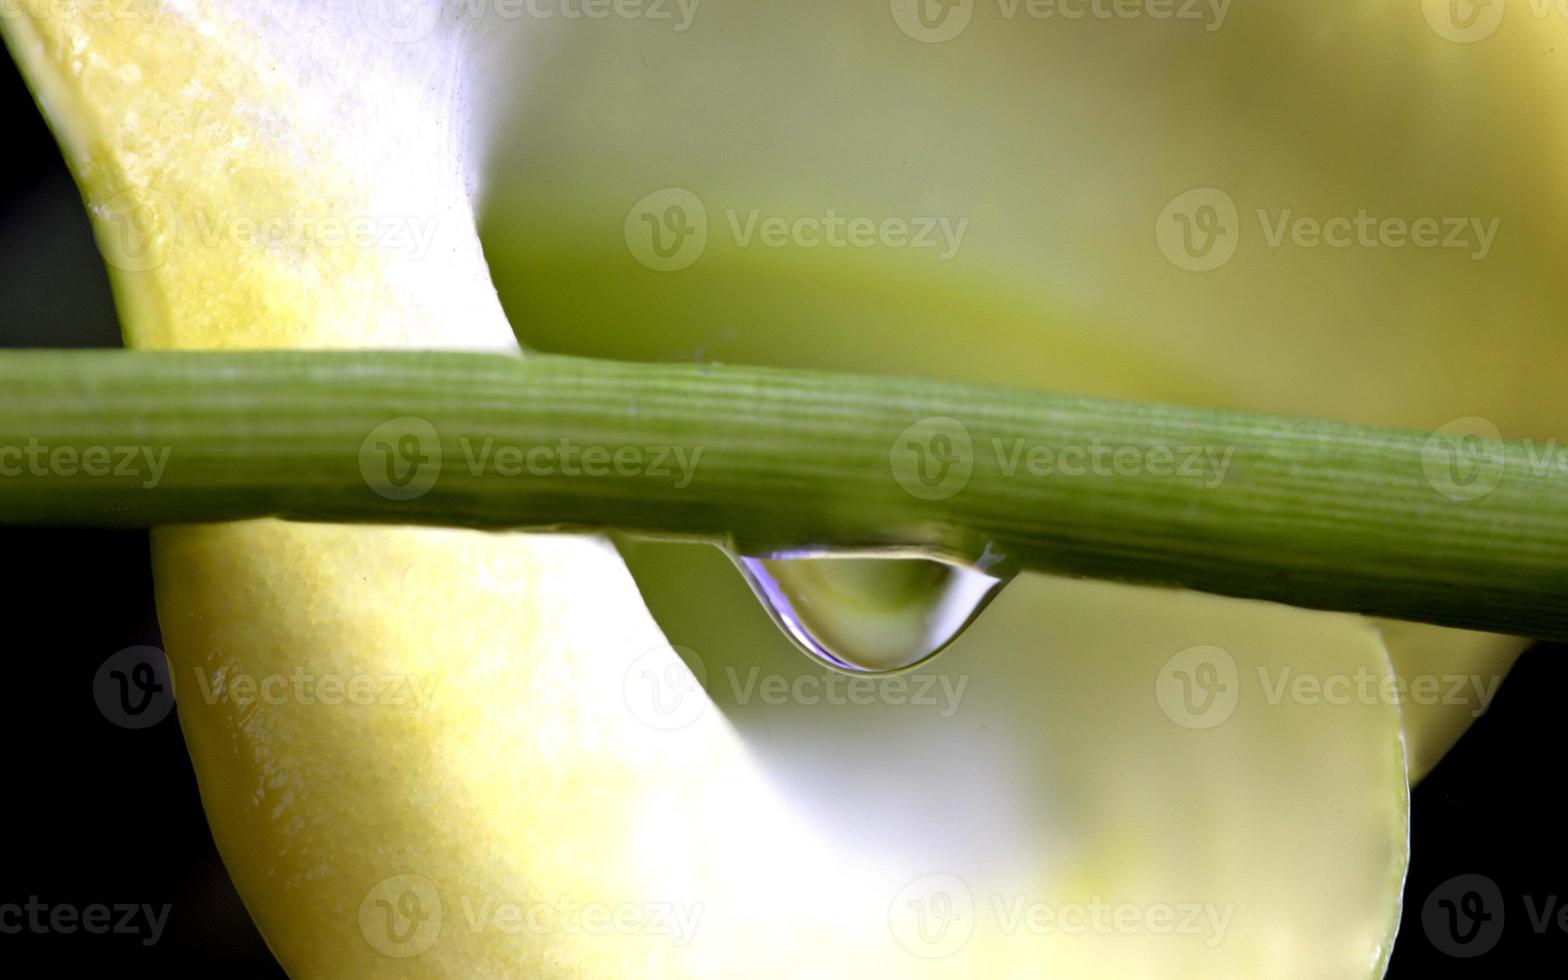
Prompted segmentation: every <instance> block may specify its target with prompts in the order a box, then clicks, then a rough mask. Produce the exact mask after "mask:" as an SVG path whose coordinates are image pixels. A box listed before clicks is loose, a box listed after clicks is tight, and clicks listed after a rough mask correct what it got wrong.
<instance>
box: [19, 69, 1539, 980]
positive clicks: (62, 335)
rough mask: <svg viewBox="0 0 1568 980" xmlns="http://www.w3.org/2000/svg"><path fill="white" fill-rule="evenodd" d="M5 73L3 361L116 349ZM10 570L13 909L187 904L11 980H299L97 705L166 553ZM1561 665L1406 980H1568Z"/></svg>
mask: <svg viewBox="0 0 1568 980" xmlns="http://www.w3.org/2000/svg"><path fill="white" fill-rule="evenodd" d="M0 61H3V64H0V72H3V74H0V139H3V140H4V147H5V149H4V155H5V158H6V171H7V173H8V176H7V177H6V179H5V181H4V184H3V186H0V309H3V310H4V312H3V313H0V347H21V346H56V347H65V346H86V347H102V346H118V345H119V336H118V331H117V327H116V324H115V319H114V311H113V307H112V304H111V301H110V298H109V292H108V286H107V283H106V282H105V281H104V280H103V277H101V276H97V275H94V276H92V277H89V276H88V275H86V274H84V271H83V270H87V269H97V268H99V267H100V263H99V260H98V256H97V254H96V252H95V251H94V246H93V241H92V236H91V234H90V232H89V230H88V224H87V219H86V216H85V213H84V212H83V210H82V207H81V203H80V200H79V199H78V198H77V196H76V192H75V190H74V189H73V187H72V184H71V182H70V178H69V176H68V175H67V174H66V171H65V168H64V166H63V164H62V163H61V160H60V157H59V154H58V152H57V150H56V149H55V146H54V142H53V140H52V139H51V138H50V136H49V133H48V131H47V130H46V129H45V127H44V125H43V122H42V120H41V119H40V118H39V116H38V114H37V111H36V109H35V108H34V106H33V103H32V100H31V98H30V97H29V96H28V94H27V92H26V90H25V88H24V87H23V86H22V83H21V80H20V78H19V77H18V76H17V73H16V70H15V68H14V67H13V65H12V64H11V62H10V59H9V58H4V59H0ZM1565 367H1568V366H1565ZM1478 408H1484V406H1478ZM0 560H3V562H4V566H5V571H6V578H7V584H6V586H5V588H4V595H5V597H6V598H5V601H4V603H3V605H0V609H3V632H0V636H3V637H4V639H5V642H6V643H7V646H8V648H7V649H6V650H5V651H4V653H3V659H0V663H3V664H4V665H5V669H4V671H3V673H0V693H3V694H4V695H5V696H4V700H3V701H0V705H3V706H4V709H3V710H0V752H3V753H4V763H3V768H0V772H3V777H0V778H3V780H4V781H3V783H0V786H3V787H4V790H3V792H0V801H3V802H0V841H3V847H4V852H3V856H0V904H4V903H8V902H17V903H22V902H26V901H27V900H28V898H29V897H31V896H37V898H38V899H39V900H41V901H43V902H46V903H49V904H51V905H54V904H71V905H76V906H86V905H89V904H93V903H103V904H108V905H114V904H117V903H138V904H141V903H146V904H149V905H152V906H162V905H164V904H165V903H167V904H168V905H170V906H171V910H170V913H169V916H168V920H167V923H166V926H165V928H164V931H163V933H162V935H161V937H160V939H159V941H158V942H156V943H154V944H152V945H145V944H144V941H145V939H146V936H145V935H136V936H123V935H113V934H109V935H86V934H83V933H81V932H77V933H75V934H70V935H62V934H58V933H52V932H51V933H47V934H38V933H35V932H32V931H29V930H24V931H23V932H21V933H20V934H15V935H5V934H0V973H7V974H11V975H21V970H20V969H19V967H20V966H21V965H22V964H23V963H25V962H27V961H28V960H29V959H33V958H36V957H42V959H41V960H36V959H35V960H34V961H35V962H40V963H45V964H48V965H49V966H50V967H51V968H54V969H60V968H64V969H66V970H67V971H75V970H78V969H81V970H93V971H95V972H96V971H97V970H100V969H112V970H115V971H116V972H124V973H126V974H129V975H140V974H143V973H148V974H151V973H153V972H159V973H165V974H167V973H168V972H170V971H174V972H175V973H177V974H183V973H186V972H199V973H201V974H209V973H210V974H213V975H222V976H227V977H249V976H257V977H262V976H266V977H272V976H279V975H281V971H280V970H279V969H278V967H277V966H276V964H275V963H274V962H273V961H272V958H271V956H270V955H269V953H268V952H267V949H266V947H265V945H264V944H263V943H262V941H261V939H260V937H259V936H258V935H257V934H256V931H255V928H254V927H253V926H252V925H251V924H250V920H249V918H248V917H247V916H246V914H245V910H244V907H243V906H242V905H241V903H240V900H239V898H238V896H237V895H236V894H235V892H234V889H233V887H232V886H231V885H230V883H229V880H228V877H227V875H226V874H225V872H224V869H223V865H222V863H221V861H220V860H219V858H218V855H217V852H216V850H215V849H214V847H213V843H212V838H211V837H210V835H209V833H208V831H207V826H206V822H205V820H204V818H203V816H202V811H201V803H200V800H199V798H198V796H197V792H196V783H195V779H194V776H193V774H192V772H191V767H190V762H189V760H188V758H187V756H186V753H185V748H184V745H183V743H182V741H181V738H180V733H179V729H178V726H177V724H176V722H175V718H174V717H173V716H170V717H169V718H167V719H166V720H164V721H163V722H161V723H159V724H157V725H155V726H153V727H151V728H149V729H146V730H143V731H130V730H126V729H123V728H120V727H118V726H117V725H115V724H113V723H111V722H110V721H109V720H107V719H106V718H105V717H104V715H103V713H102V712H100V711H99V709H98V707H97V705H96V702H95V701H94V698H93V693H92V682H93V677H94V675H95V674H96V673H97V671H98V668H99V667H100V665H101V664H102V663H103V661H104V660H105V659H106V658H108V657H109V656H110V655H111V654H113V653H115V652H116V651H119V650H121V649H124V648H126V647H130V646H135V645H139V644H152V645H157V644H158V643H159V636H158V626H157V620H156V616H155V613H154V609H153V601H152V580H151V575H150V573H149V569H148V556H147V537H146V535H145V534H140V533H121V532H115V533H106V532H101V531H73V530H18V529H10V528H4V527H0ZM1563 653H1564V650H1563V649H1561V648H1558V647H1551V646H1539V647H1537V648H1535V649H1534V650H1532V651H1531V652H1530V653H1528V654H1526V655H1525V657H1524V659H1523V660H1521V661H1520V663H1519V666H1518V667H1517V668H1516V669H1515V670H1514V672H1513V673H1512V674H1511V675H1510V676H1509V678H1508V680H1507V682H1506V683H1505V684H1504V685H1503V687H1502V689H1501V692H1500V694H1499V695H1498V698H1497V701H1496V703H1495V705H1494V706H1493V709H1492V711H1491V712H1490V713H1489V714H1488V715H1486V716H1485V717H1484V718H1482V719H1481V720H1480V721H1479V722H1478V723H1477V724H1476V725H1475V727H1474V728H1473V730H1472V731H1471V732H1470V733H1469V734H1468V735H1467V736H1466V737H1465V738H1464V740H1463V741H1462V742H1461V743H1460V745H1459V747H1458V748H1457V749H1456V750H1455V751H1454V752H1453V753H1452V754H1451V755H1450V756H1449V757H1448V758H1447V759H1446V760H1445V761H1444V762H1443V763H1442V764H1441V765H1440V766H1439V767H1438V769H1437V770H1436V772H1434V773H1433V774H1432V776H1431V777H1430V778H1428V779H1427V780H1426V781H1425V782H1424V783H1422V784H1421V785H1420V786H1419V787H1418V788H1417V789H1416V790H1415V793H1414V801H1413V818H1412V819H1413V827H1412V836H1413V848H1414V858H1413V861H1412V864H1411V868H1410V879H1409V884H1408V887H1407V889H1406V907H1405V915H1404V921H1403V924H1402V927H1401V931H1400V937H1399V941H1398V943H1397V944H1396V947H1395V952H1394V960H1393V968H1392V970H1391V971H1390V973H1389V976H1390V977H1393V978H1397V980H1409V978H1419V977H1431V976H1470V977H1487V978H1496V977H1525V976H1538V975H1543V976H1544V975H1551V976H1558V975H1561V974H1562V972H1563V968H1562V966H1561V964H1562V963H1563V962H1564V961H1565V956H1564V954H1565V952H1568V933H1565V932H1564V931H1563V930H1561V929H1560V928H1557V927H1556V926H1555V923H1556V922H1557V921H1558V919H1557V917H1556V916H1554V918H1553V922H1554V925H1552V926H1550V927H1548V929H1547V930H1545V931H1544V932H1537V931H1536V929H1535V928H1534V926H1533V923H1532V922H1531V920H1530V917H1529V914H1528V911H1527V909H1528V908H1529V907H1532V906H1527V903H1534V904H1533V907H1534V908H1536V909H1539V908H1541V907H1542V906H1543V904H1544V903H1546V902H1549V901H1554V900H1556V901H1559V905H1560V902H1561V901H1562V900H1568V862H1565V860H1564V858H1565V843H1564V842H1565V839H1568V838H1565V835H1564V833H1563V817H1564V813H1565V806H1564V804H1563V803H1562V802H1561V798H1560V796H1559V793H1558V790H1559V786H1560V784H1561V782H1562V773H1563V745H1562V740H1561V739H1560V738H1559V733H1560V732H1561V728H1560V724H1561V722H1560V712H1561V703H1562V700H1563V698H1564V697H1565V696H1568V665H1565V663H1568V662H1565V660H1564V657H1563ZM1282 843H1286V844H1288V841H1287V842H1282ZM1321 858H1322V860H1324V861H1337V860H1341V859H1342V856H1341V855H1337V854H1323V855H1322V856H1321ZM1459 875H1482V876H1484V877H1485V878H1486V879H1489V880H1490V881H1491V882H1493V883H1495V885H1496V896H1494V897H1492V898H1490V899H1487V900H1486V906H1485V908H1484V911H1485V912H1487V913H1488V914H1495V913H1498V912H1501V914H1502V916H1503V919H1502V921H1503V930H1502V934H1501V939H1500V941H1498V942H1497V944H1496V945H1495V946H1494V947H1493V948H1491V949H1489V950H1488V951H1487V952H1485V953H1484V954H1483V955H1479V956H1469V957H1456V956H1453V955H1450V954H1449V952H1448V951H1449V950H1454V949H1458V950H1459V951H1461V952H1472V953H1473V952H1474V951H1475V950H1476V948H1477V944H1475V943H1473V944H1472V945H1471V946H1469V947H1465V946H1463V945H1462V944H1460V945H1456V944H1455V941H1454V940H1453V939H1452V938H1449V937H1445V936H1444V935H1442V932H1441V928H1440V927H1439V926H1437V925H1436V922H1437V920H1432V928H1433V931H1429V929H1428V927H1427V926H1426V925H1424V924H1423V919H1422V909H1423V906H1424V905H1426V904H1427V900H1428V898H1429V896H1432V895H1433V893H1434V890H1439V889H1444V888H1445V883H1447V882H1450V881H1451V879H1453V878H1455V877H1456V876H1459ZM1453 888H1454V886H1452V885H1449V886H1447V890H1445V891H1441V892H1440V893H1439V895H1438V896H1437V897H1438V898H1444V897H1462V896H1450V895H1449V894H1448V891H1451V890H1453ZM1461 890H1462V889H1461ZM1499 905H1500V908H1499V907H1498V906H1499ZM1559 911H1560V909H1559ZM1554 965H1555V968H1554ZM27 972H28V974H29V975H30V974H32V973H33V971H32V970H29V971H27Z"/></svg>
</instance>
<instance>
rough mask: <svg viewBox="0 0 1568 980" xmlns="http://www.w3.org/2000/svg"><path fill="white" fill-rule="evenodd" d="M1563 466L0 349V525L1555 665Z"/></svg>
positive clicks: (964, 407) (1104, 411)
mask: <svg viewBox="0 0 1568 980" xmlns="http://www.w3.org/2000/svg"><path fill="white" fill-rule="evenodd" d="M1554 450H1555V447H1547V448H1545V449H1543V448H1542V447H1538V446H1533V445H1528V444H1524V443H1510V442H1503V441H1501V440H1489V439H1475V438H1473V437H1472V438H1464V439H1459V438H1457V437H1448V436H1446V435H1443V434H1439V435H1429V434H1426V433H1415V432H1406V431H1399V430H1392V429H1381V428H1370V427H1365V426H1356V425H1345V424H1339V423H1331V422H1323V421H1312V420H1302V419H1281V418H1271V417H1266V416H1259V415H1249V414H1242V413H1235V412H1221V411H1211V410H1204V409H1193V408H1178V407H1172V406H1166V405H1146V404H1136V403H1129V402H1116V401H1104V400H1096V399H1087V398H1077V397H1069V396H1063V395H1049V394H1040V393H1035V392H1024V391H1012V390H1000V389H994V388H984V387H976V386H966V385H954V384H943V383H936V382H931V381H921V380H910V379H899V378H883V377H860V376H852V375H836V374H822V373H811V372H802V371H785V370H768V369H760V368H740V367H716V366H715V367H707V366H697V365H648V364H623V363H614V362H606V361H589V360H578V359H571V358H559V357H535V358H529V359H527V360H523V359H519V358H516V357H511V356H505V355H494V354H458V353H430V352H316V353H306V352H270V353H152V352H146V353H127V352H119V351H115V352H110V351H97V352H70V353H67V352H53V351H47V352H10V353H5V354H3V355H0V522H4V523H12V524H74V525H115V526H127V525H129V526H152V525H159V524H173V523H205V522H213V521H226V520H236V519H242V518H253V517H263V516H276V517H284V518H291V519H296V520H308V521H334V522H375V523H410V524H437V525H453V526H462V527H479V528H533V529H548V530H568V529H577V528H616V529H622V530H626V531H631V532H635V533H642V534H656V535H670V536H678V537H690V538H695V539H707V540H715V541H729V540H734V541H736V542H738V544H739V546H740V547H742V548H743V549H745V550H747V551H751V552H753V553H761V552H770V551H775V550H782V549H790V548H800V547H811V546H833V547H845V548H851V547H852V548H881V549H888V550H919V551H923V552H926V553H931V554H935V555H939V556H942V557H946V558H950V559H956V560H964V561H973V560H977V559H980V558H981V557H982V556H986V560H1000V561H1002V562H1004V563H1005V564H1006V565H1007V566H1009V567H1013V568H1029V569H1037V570H1041V571H1046V572H1052V573H1058V574H1065V575H1075V576H1088V577H1095V578H1107V579H1114V580H1119V581H1127V582H1142V583H1153V584H1161V585H1169V586H1181V587H1187V588H1193V589H1199V590H1203V591H1207V592H1215V593H1220V594H1224V595H1232V596H1243V597H1250V598H1257V599H1268V600H1275V601H1279V602H1285V603H1290V604H1293V605H1299V606H1308V607H1313V608H1322V609H1336V610H1347V611H1356V612H1364V613H1371V614H1376V615H1382V616H1388V617H1394V618H1401V619H1411V620H1420V621H1425V622H1433V623H1441V624H1446V625H1452V626H1462V627H1470V628H1477V629H1487V630H1494V631H1498V632H1507V633H1517V634H1521V635H1529V636H1534V637H1540V638H1544V639H1556V640H1565V639H1568V466H1565V465H1564V463H1563V458H1560V456H1559V455H1558V454H1556V453H1555V452H1554ZM432 480H433V482H431V481H432Z"/></svg>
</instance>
